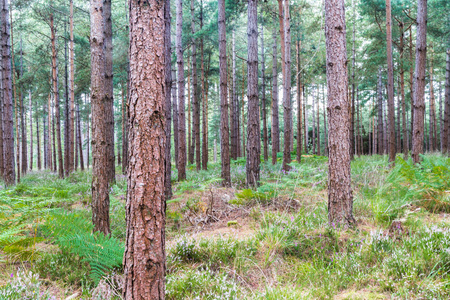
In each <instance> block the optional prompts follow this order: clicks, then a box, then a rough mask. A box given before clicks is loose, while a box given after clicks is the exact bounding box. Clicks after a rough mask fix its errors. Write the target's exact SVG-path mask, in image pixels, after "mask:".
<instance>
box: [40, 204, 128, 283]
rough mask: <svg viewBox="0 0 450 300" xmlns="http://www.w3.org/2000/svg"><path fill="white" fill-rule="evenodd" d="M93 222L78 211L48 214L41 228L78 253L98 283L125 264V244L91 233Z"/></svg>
mask: <svg viewBox="0 0 450 300" xmlns="http://www.w3.org/2000/svg"><path fill="white" fill-rule="evenodd" d="M92 228H93V227H92V223H91V222H90V221H89V220H87V219H86V218H84V217H83V216H82V215H81V214H77V213H59V214H54V215H52V216H49V218H48V220H47V222H46V223H45V225H44V226H42V232H43V234H44V235H46V236H47V237H48V238H50V239H52V240H53V241H54V243H55V244H57V245H58V246H59V247H60V248H61V249H62V250H63V251H68V252H69V253H71V254H73V255H77V256H78V257H80V258H81V259H82V261H84V262H86V263H87V264H89V266H90V268H91V272H90V274H89V275H90V278H91V279H92V280H93V281H94V282H95V284H97V283H98V282H99V281H100V279H102V277H104V276H105V275H106V274H107V273H108V272H110V271H111V270H113V269H117V268H120V267H121V266H122V258H123V253H124V250H125V247H124V244H123V243H122V242H121V241H120V240H118V239H116V238H114V237H107V236H104V235H103V234H101V233H92Z"/></svg>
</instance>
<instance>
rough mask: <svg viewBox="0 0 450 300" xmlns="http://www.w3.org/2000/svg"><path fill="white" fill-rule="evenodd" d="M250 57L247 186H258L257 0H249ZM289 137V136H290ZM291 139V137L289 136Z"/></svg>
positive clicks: (248, 68) (248, 34)
mask: <svg viewBox="0 0 450 300" xmlns="http://www.w3.org/2000/svg"><path fill="white" fill-rule="evenodd" d="M247 3H248V10H247V14H248V25H247V36H248V45H247V47H248V57H247V99H248V112H247V118H248V121H247V137H248V141H247V164H246V168H247V186H248V187H250V188H256V187H257V186H258V184H259V176H260V175H259V164H260V155H261V142H260V141H261V132H260V124H259V101H258V24H257V20H258V13H257V0H248V2H247ZM288 137H289V136H288ZM288 139H289V138H288Z"/></svg>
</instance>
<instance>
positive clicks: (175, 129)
mask: <svg viewBox="0 0 450 300" xmlns="http://www.w3.org/2000/svg"><path fill="white" fill-rule="evenodd" d="M177 83H178V82H177V73H176V71H175V68H173V69H172V115H173V147H174V158H175V168H176V169H177V170H178V105H177V99H178V98H177Z"/></svg>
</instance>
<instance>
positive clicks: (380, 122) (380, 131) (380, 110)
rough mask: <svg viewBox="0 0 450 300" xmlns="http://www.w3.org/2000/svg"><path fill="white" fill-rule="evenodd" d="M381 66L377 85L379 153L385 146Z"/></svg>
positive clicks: (381, 153) (381, 152)
mask: <svg viewBox="0 0 450 300" xmlns="http://www.w3.org/2000/svg"><path fill="white" fill-rule="evenodd" d="M381 72H382V70H381V67H379V68H378V85H377V96H378V104H377V108H378V120H377V125H378V132H377V138H378V141H377V149H378V150H377V151H378V154H380V155H383V151H384V147H383V124H384V122H383V90H382V88H383V84H382V82H381Z"/></svg>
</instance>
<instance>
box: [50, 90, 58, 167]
mask: <svg viewBox="0 0 450 300" xmlns="http://www.w3.org/2000/svg"><path fill="white" fill-rule="evenodd" d="M51 100H52V103H51V111H52V129H51V130H52V154H53V157H52V162H53V166H52V170H53V172H56V171H57V161H56V134H55V112H54V111H55V108H54V106H55V102H54V99H53V98H51Z"/></svg>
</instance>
